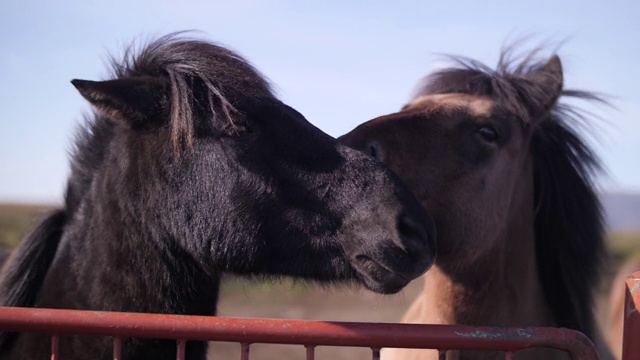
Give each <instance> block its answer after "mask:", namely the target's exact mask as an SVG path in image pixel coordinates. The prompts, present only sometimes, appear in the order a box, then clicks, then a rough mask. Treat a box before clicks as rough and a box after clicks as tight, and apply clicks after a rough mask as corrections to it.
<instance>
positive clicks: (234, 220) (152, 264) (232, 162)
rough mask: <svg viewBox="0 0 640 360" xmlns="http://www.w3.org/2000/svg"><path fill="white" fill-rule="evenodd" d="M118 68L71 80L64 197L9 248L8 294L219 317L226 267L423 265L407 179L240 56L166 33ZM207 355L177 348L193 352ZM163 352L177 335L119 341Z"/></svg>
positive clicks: (411, 270)
mask: <svg viewBox="0 0 640 360" xmlns="http://www.w3.org/2000/svg"><path fill="white" fill-rule="evenodd" d="M113 74H114V78H113V79H111V80H107V81H103V82H91V81H85V80H74V81H73V84H74V85H75V86H76V88H77V89H78V90H79V91H80V93H81V94H82V95H83V96H84V97H85V98H86V99H87V100H88V101H89V102H91V103H92V105H93V106H94V108H95V109H96V110H97V111H96V112H95V113H94V114H93V115H91V116H89V117H88V119H87V122H88V124H87V125H86V126H84V127H82V128H81V129H80V131H79V132H78V135H77V138H76V143H75V148H74V151H73V156H72V161H71V175H70V178H69V181H68V186H67V191H66V196H65V206H64V208H63V209H60V210H57V211H56V212H55V213H53V214H52V215H51V216H50V217H49V218H47V220H45V221H44V222H43V223H41V224H40V225H39V227H38V228H37V229H36V231H35V232H34V233H32V235H31V236H30V237H29V238H27V239H26V240H25V241H24V242H23V243H22V244H21V245H20V246H19V247H18V248H17V249H16V250H15V251H14V254H13V255H12V258H11V259H9V262H10V264H9V266H7V268H6V269H5V273H4V277H3V279H2V283H1V284H0V296H1V300H2V305H4V306H24V307H31V306H35V307H52V308H71V309H94V310H111V311H131V312H155V313H173V314H193V315H214V314H215V313H216V302H217V297H218V287H219V282H220V276H221V274H222V273H223V272H234V273H238V274H245V275H252V274H265V275H273V276H282V275H289V276H296V277H301V278H305V279H310V280H317V281H321V282H338V281H341V282H353V281H355V282H359V283H361V284H363V285H365V286H367V287H368V288H369V289H371V290H374V291H377V292H381V293H391V292H396V291H399V290H400V289H401V288H402V287H403V286H404V285H406V283H407V282H408V281H409V280H411V279H413V278H415V277H417V276H419V275H420V274H422V273H423V272H424V271H425V270H426V269H427V268H428V267H429V266H430V265H431V264H432V263H433V257H434V255H435V253H434V249H433V231H434V229H433V225H432V222H431V220H430V218H429V217H428V216H427V214H426V213H425V212H424V210H423V209H422V208H421V207H420V205H419V204H418V202H417V201H416V200H415V198H413V196H412V195H411V193H410V191H409V190H408V189H406V188H405V187H403V185H401V183H400V182H399V181H398V180H397V178H396V177H395V176H394V175H393V174H392V173H391V172H390V171H389V170H387V169H386V168H384V167H383V166H381V165H380V164H379V163H377V162H375V161H373V160H371V159H369V158H368V157H366V156H365V155H363V154H360V153H358V152H356V151H354V150H351V149H348V148H346V147H344V146H341V145H338V144H337V142H336V141H335V139H333V138H331V137H329V136H328V135H326V134H324V133H322V132H321V131H319V130H318V129H316V128H315V127H313V126H312V125H311V124H309V123H308V122H307V121H306V120H305V119H304V117H303V116H302V115H300V114H299V113H297V112H296V111H295V110H293V109H291V108H290V107H288V106H286V105H285V104H283V103H281V102H280V101H278V100H277V99H276V98H275V97H274V96H273V94H272V92H271V90H270V87H269V85H268V83H267V81H266V80H265V79H264V77H262V76H261V75H260V74H259V73H258V72H257V71H256V70H255V69H254V68H253V67H252V66H251V65H249V64H248V63H247V62H246V61H244V60H243V59H242V58H240V57H239V56H238V55H236V54H234V53H232V52H230V51H229V50H227V49H225V48H222V47H220V46H217V45H213V44H210V43H207V42H204V41H199V40H193V39H182V38H180V37H178V36H176V35H171V36H167V37H163V38H160V39H158V40H155V41H153V42H151V43H149V44H147V45H146V46H144V47H142V48H141V49H140V50H139V51H137V50H135V48H134V47H131V48H129V49H128V50H127V51H126V53H125V57H124V60H123V61H121V62H115V61H113ZM407 224H408V225H407ZM385 269H386V270H385ZM5 335H6V334H5ZM48 350H49V348H48V340H47V338H46V336H41V335H36V334H20V335H19V336H17V337H4V338H3V339H0V356H2V358H11V359H14V358H32V357H36V356H44V355H45V354H47V353H48ZM110 351H111V345H110V339H105V338H86V337H81V336H75V337H69V338H64V339H62V342H61V352H62V357H64V358H65V359H81V358H91V359H95V358H108V357H109V356H110ZM205 352H206V345H205V344H203V343H200V342H189V343H188V344H187V357H188V358H203V357H204V354H205ZM173 354H175V343H174V342H171V341H156V340H128V341H127V343H126V344H125V346H124V354H123V358H126V359H151V358H153V359H162V358H173Z"/></svg>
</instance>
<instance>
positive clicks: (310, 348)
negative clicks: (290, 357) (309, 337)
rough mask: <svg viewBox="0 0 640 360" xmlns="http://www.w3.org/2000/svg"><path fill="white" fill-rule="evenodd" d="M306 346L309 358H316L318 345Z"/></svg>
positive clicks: (309, 359)
mask: <svg viewBox="0 0 640 360" xmlns="http://www.w3.org/2000/svg"><path fill="white" fill-rule="evenodd" d="M304 347H305V348H307V360H314V359H315V357H316V352H315V350H316V346H315V345H305V346H304Z"/></svg>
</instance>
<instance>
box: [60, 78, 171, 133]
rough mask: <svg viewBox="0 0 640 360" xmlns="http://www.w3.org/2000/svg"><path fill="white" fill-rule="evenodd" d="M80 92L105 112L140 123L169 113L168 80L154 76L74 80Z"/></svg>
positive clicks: (112, 116)
mask: <svg viewBox="0 0 640 360" xmlns="http://www.w3.org/2000/svg"><path fill="white" fill-rule="evenodd" d="M71 83H72V84H73V86H75V87H76V89H78V91H79V92H80V94H81V95H82V96H83V97H84V98H85V99H87V101H89V102H90V103H91V105H93V106H94V107H95V108H96V110H98V111H100V112H102V113H104V114H105V115H107V116H109V117H111V118H113V119H115V120H117V121H121V122H124V123H127V124H129V125H131V126H134V127H138V126H142V125H144V124H148V123H149V122H150V121H157V120H158V119H161V118H162V117H163V116H165V114H168V102H167V92H168V82H167V81H166V80H163V79H159V78H154V77H130V78H124V79H116V80H107V81H89V80H77V79H76V80H71Z"/></svg>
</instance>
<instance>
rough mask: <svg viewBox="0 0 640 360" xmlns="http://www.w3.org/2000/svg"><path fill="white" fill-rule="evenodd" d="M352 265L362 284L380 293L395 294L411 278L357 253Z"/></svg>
mask: <svg viewBox="0 0 640 360" xmlns="http://www.w3.org/2000/svg"><path fill="white" fill-rule="evenodd" d="M352 266H353V268H354V269H355V270H356V272H357V273H358V275H359V277H360V281H361V282H362V284H363V285H364V286H365V287H366V288H367V289H369V290H371V291H374V292H377V293H380V294H395V293H397V292H399V291H400V290H402V289H403V288H404V287H405V286H407V284H409V282H410V281H411V280H413V278H407V277H406V276H405V275H402V274H399V273H398V272H396V271H393V270H391V269H389V267H387V266H385V265H383V264H381V263H380V262H378V261H376V260H374V259H372V258H371V257H368V256H366V255H357V256H356V257H355V258H354V261H353V263H352Z"/></svg>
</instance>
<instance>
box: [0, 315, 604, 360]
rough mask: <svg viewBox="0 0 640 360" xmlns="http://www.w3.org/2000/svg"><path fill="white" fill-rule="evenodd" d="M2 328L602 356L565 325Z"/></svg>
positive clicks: (185, 323)
mask: <svg viewBox="0 0 640 360" xmlns="http://www.w3.org/2000/svg"><path fill="white" fill-rule="evenodd" d="M0 331H11V332H20V331H25V332H40V333H47V334H51V335H71V334H86V335H97V336H114V337H133V338H157V339H174V340H203V341H232V342H242V343H277V344H300V345H329V346H360V347H373V348H381V347H400V348H432V349H459V350H496V351H517V350H521V349H526V348H531V347H548V348H555V349H560V350H565V351H568V352H570V353H571V354H572V355H573V357H574V358H580V359H597V358H598V356H597V352H596V350H595V347H594V346H593V344H592V343H591V341H590V340H589V339H588V338H587V337H586V336H585V335H584V334H582V333H580V332H578V331H574V330H570V329H562V328H543V327H528V328H500V327H472V326H459V325H431V324H391V323H355V322H338V321H311V320H282V319H258V318H231V317H213V316H191V315H166V314H142V313H119V312H106V311H86V310H62V309H39V308H17V307H0Z"/></svg>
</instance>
